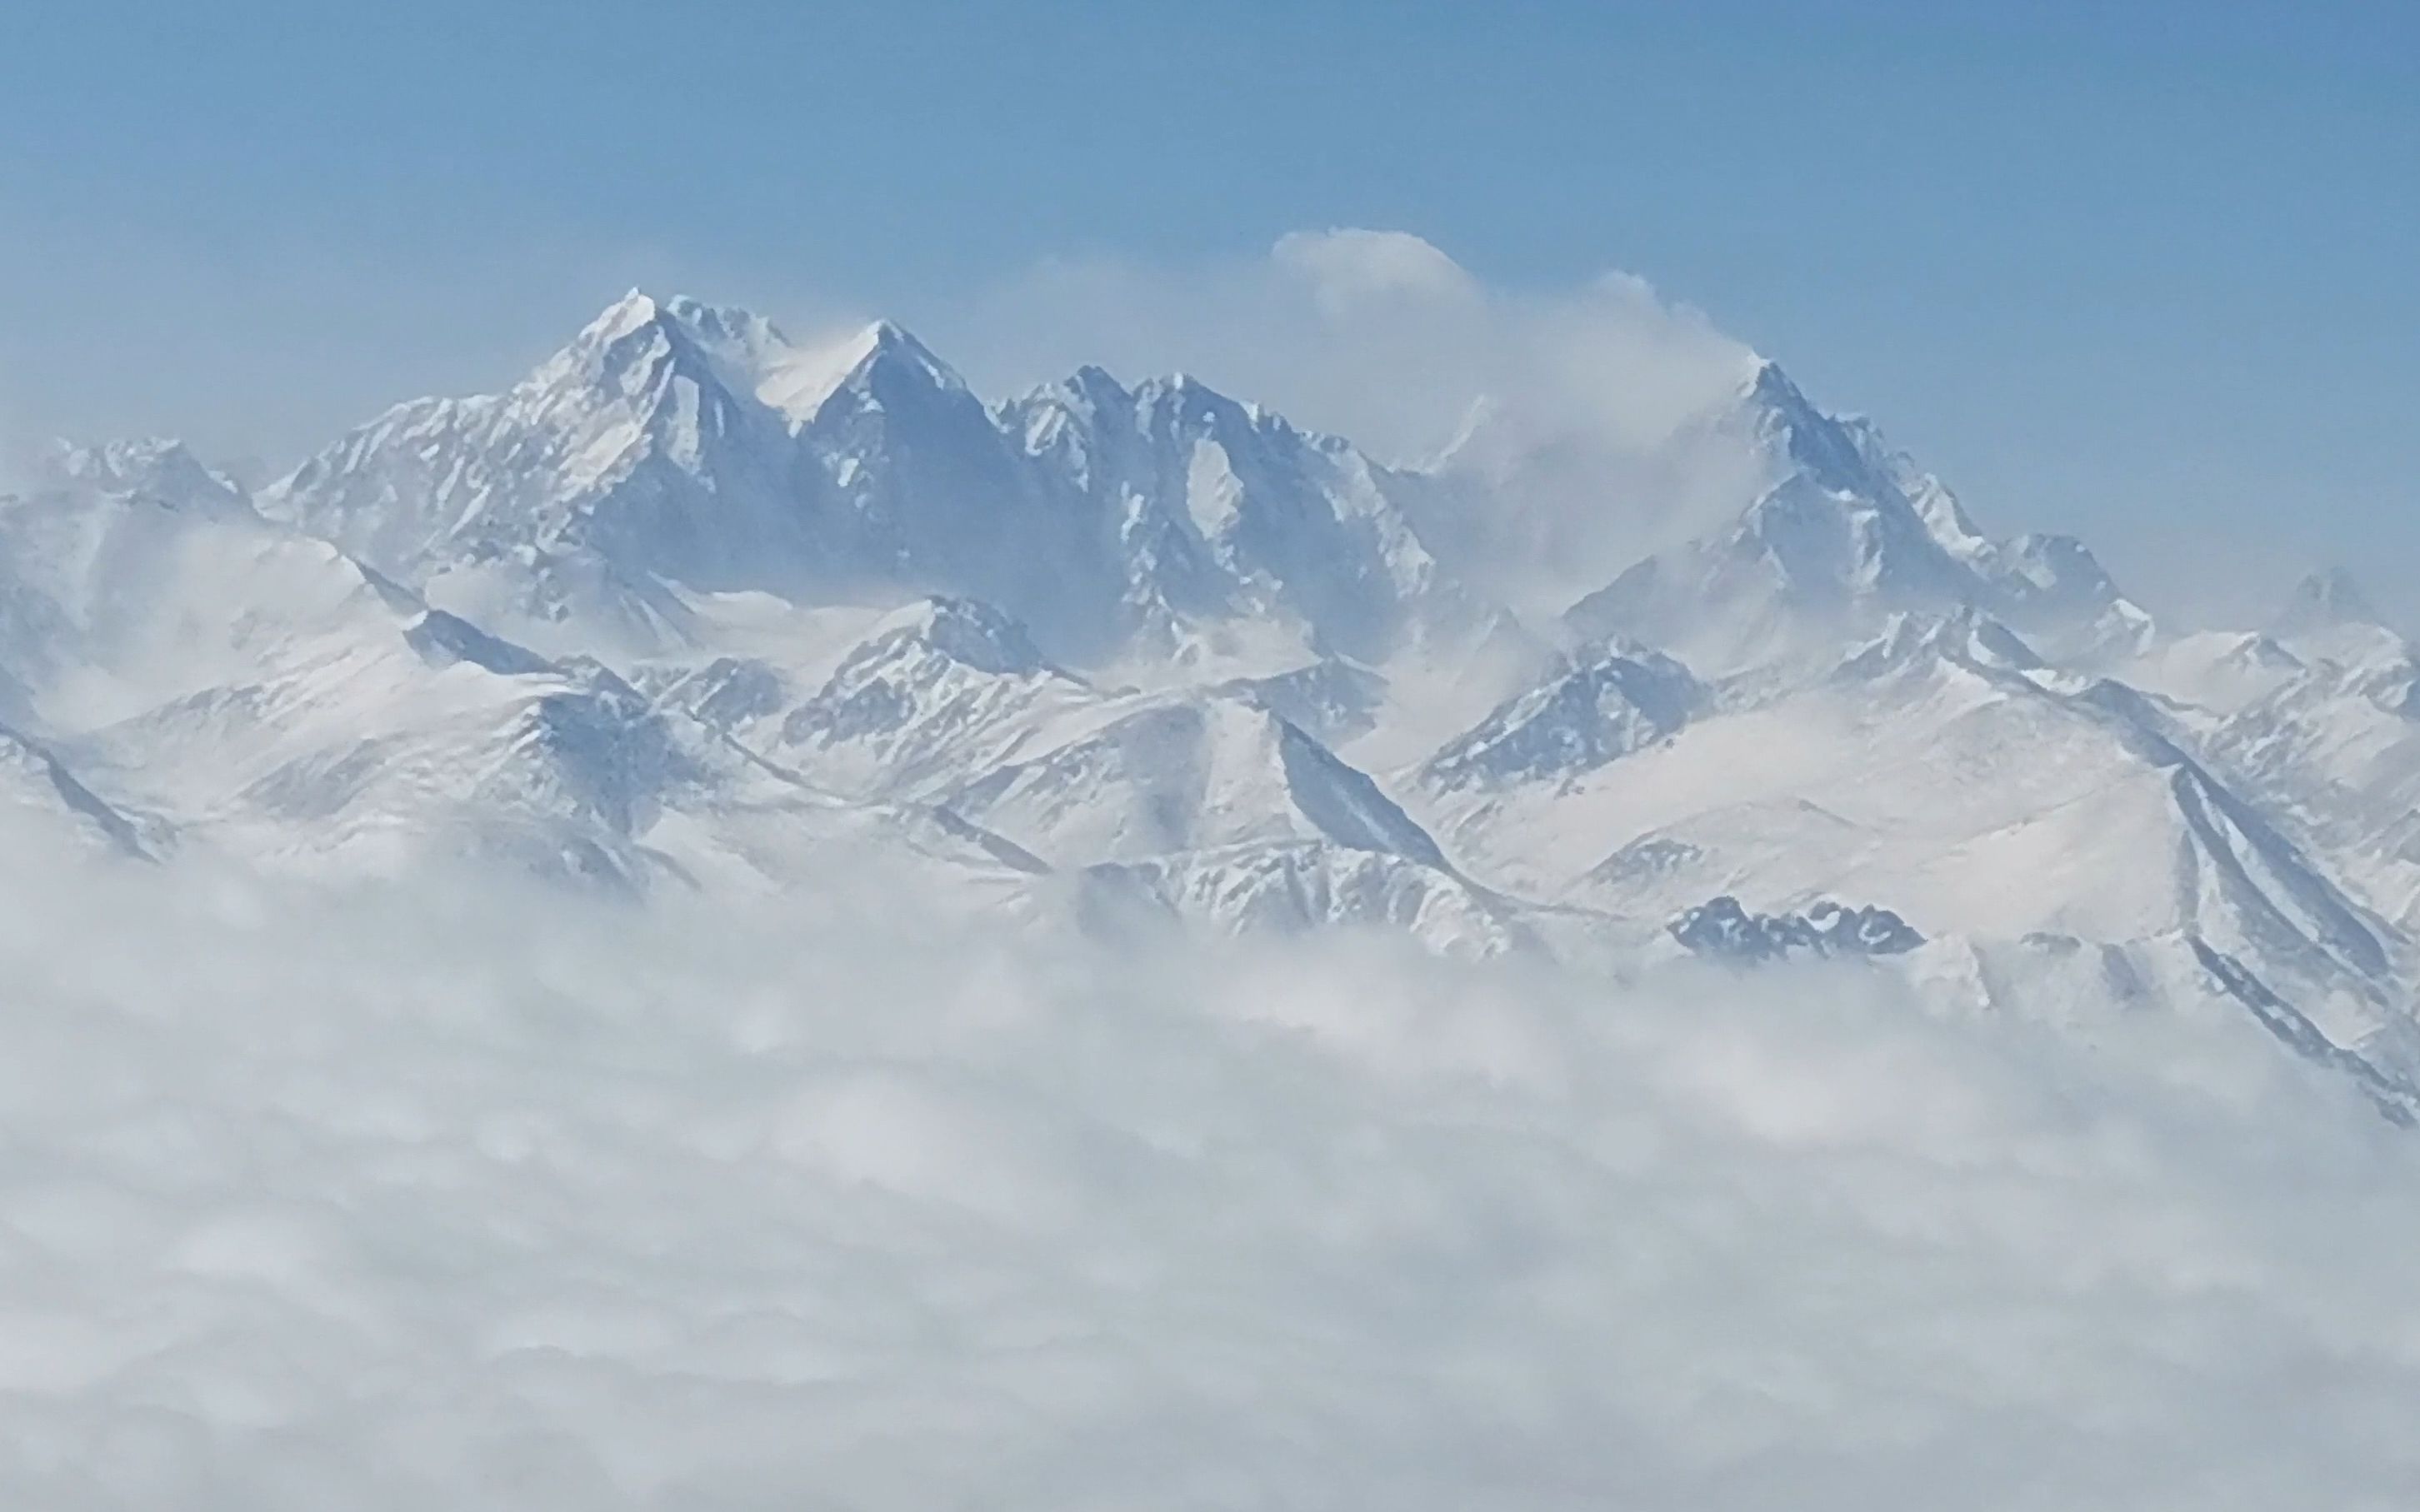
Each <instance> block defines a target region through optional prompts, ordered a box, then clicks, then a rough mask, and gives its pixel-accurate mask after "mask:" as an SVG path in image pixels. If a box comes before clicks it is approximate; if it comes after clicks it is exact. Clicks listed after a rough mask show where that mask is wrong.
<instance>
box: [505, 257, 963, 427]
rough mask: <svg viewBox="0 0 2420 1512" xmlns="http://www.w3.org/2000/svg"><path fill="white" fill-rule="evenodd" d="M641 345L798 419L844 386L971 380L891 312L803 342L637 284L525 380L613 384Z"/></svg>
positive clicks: (530, 383) (760, 321) (532, 383)
mask: <svg viewBox="0 0 2420 1512" xmlns="http://www.w3.org/2000/svg"><path fill="white" fill-rule="evenodd" d="M634 353H638V354H645V355H650V356H659V357H662V358H667V359H669V360H670V361H671V362H672V363H674V364H675V366H676V368H678V369H679V370H681V371H685V372H687V373H688V374H689V376H690V377H692V378H710V379H711V380H712V381H713V382H715V383H716V384H718V385H719V386H720V387H721V388H722V389H723V390H725V391H727V392H728V393H731V394H733V395H744V396H747V397H749V398H752V399H754V400H755V401H756V402H758V403H760V404H762V405H764V406H766V407H767V408H768V409H772V410H774V411H776V412H777V413H778V414H780V415H781V416H783V418H784V419H785V420H786V421H787V422H788V423H789V424H792V425H794V426H795V425H800V424H807V423H810V422H812V421H813V420H814V418H815V417H816V415H817V414H818V413H819V412H820V411H821V410H822V409H823V407H824V406H825V405H826V404H827V403H828V402H830V399H831V398H832V397H833V396H834V395H835V394H837V393H841V392H842V391H843V390H845V389H852V388H854V389H858V390H860V391H863V390H866V389H868V388H869V387H871V386H873V385H876V384H877V383H881V384H899V383H908V384H913V385H917V386H920V387H926V388H932V389H937V390H943V391H951V392H958V391H963V390H964V389H965V387H966V382H965V380H964V379H963V378H960V377H959V376H958V374H957V372H956V370H955V369H954V368H952V367H951V366H950V365H949V364H948V363H945V362H943V361H942V360H941V359H940V358H939V357H938V356H936V355H935V354H934V352H933V350H932V348H931V347H927V346H925V345H924V344H923V342H922V341H920V340H918V339H917V338H916V336H915V335H914V334H913V333H911V332H909V331H907V328H906V327H904V326H902V325H900V324H898V323H897V322H896V321H893V320H889V319H876V320H870V321H866V322H863V323H861V324H859V325H855V326H847V327H843V328H841V329H838V330H835V331H831V332H825V333H824V334H822V335H819V336H817V337H815V338H814V339H811V340H805V341H800V340H798V339H794V338H793V337H792V336H790V335H789V334H788V333H787V332H785V331H783V328H782V327H780V326H778V325H776V324H775V323H774V322H772V321H771V320H768V319H767V318H766V317H765V316H760V315H757V314H755V313H754V312H752V311H750V310H747V309H744V308H742V307H740V306H737V305H725V304H711V303H708V302H706V301H703V300H699V299H695V298H692V297H690V296H689V295H686V294H675V295H671V296H666V297H663V298H658V297H657V296H654V295H651V294H649V293H647V292H646V291H644V290H643V289H636V288H634V289H632V290H631V291H630V292H628V294H625V295H624V296H623V297H622V298H621V299H619V300H617V301H614V302H613V304H611V305H609V306H607V307H606V309H605V310H604V311H603V312H602V313H600V314H599V315H598V316H597V317H596V318H595V319H593V320H591V321H590V322H589V323H588V324H587V325H586V326H585V327H583V328H582V331H581V332H580V333H579V335H578V336H576V337H575V338H573V340H572V342H571V344H570V345H569V346H567V347H565V348H564V349H563V350H562V351H560V352H558V353H557V354H556V355H555V356H554V357H552V358H551V359H550V360H549V361H548V362H547V363H543V364H541V365H540V366H539V368H538V369H537V370H536V371H535V372H534V373H533V374H532V375H531V376H530V378H528V379H526V380H524V383H523V388H524V389H530V390H537V391H547V390H553V389H560V388H562V387H564V386H566V385H572V386H580V385H598V384H606V383H611V382H613V381H614V380H615V375H617V374H618V373H619V372H620V371H622V370H623V369H624V368H626V367H627V366H628V364H629V363H631V361H632V359H633V354H634Z"/></svg>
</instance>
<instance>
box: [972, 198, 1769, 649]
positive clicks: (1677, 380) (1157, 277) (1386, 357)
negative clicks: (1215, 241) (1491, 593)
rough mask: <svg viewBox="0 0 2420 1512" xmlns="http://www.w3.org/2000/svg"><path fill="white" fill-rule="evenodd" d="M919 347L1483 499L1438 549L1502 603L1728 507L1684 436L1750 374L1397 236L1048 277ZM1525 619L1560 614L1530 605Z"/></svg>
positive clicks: (978, 370) (1725, 485)
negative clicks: (1088, 369)
mask: <svg viewBox="0 0 2420 1512" xmlns="http://www.w3.org/2000/svg"><path fill="white" fill-rule="evenodd" d="M936 339H937V340H939V341H940V342H941V344H942V345H943V346H944V347H945V348H946V349H948V350H950V351H951V352H953V353H954V354H957V355H958V356H959V357H960V358H961V359H962V360H963V361H964V362H965V363H966V365H967V367H968V368H969V370H970V374H971V376H972V377H973V378H975V379H976V381H977V383H978V385H979V386H982V387H985V388H988V389H990V390H992V391H994V392H1001V391H1005V390H1010V389H1016V388H1022V387H1025V386H1027V385H1030V384H1032V383H1035V382H1041V381H1047V380H1048V379H1050V378H1057V377H1060V376H1062V375H1063V374H1065V373H1066V372H1069V371H1072V370H1073V369H1074V368H1075V367H1077V366H1078V365H1080V364H1082V363H1101V364H1102V365H1104V366H1107V367H1109V369H1110V370H1111V371H1112V372H1116V373H1118V374H1119V375H1120V376H1122V377H1124V378H1127V379H1129V380H1132V379H1135V378H1140V377H1146V376H1150V375H1154V374H1157V373H1163V372H1169V371H1177V370H1182V371H1187V372H1191V373H1195V374H1198V375H1199V376H1201V377H1202V378H1203V379H1204V380H1205V381H1208V382H1210V383H1212V384H1213V385H1214V386H1217V387H1218V388H1220V389H1222V390H1224V391H1225V392H1227V393H1231V394H1233V395H1234V396H1235V397H1237V398H1242V399H1251V400H1258V401H1260V402H1262V403H1264V404H1267V405H1269V406H1271V407H1272V408H1274V409H1278V410H1279V411H1280V412H1281V413H1283V414H1285V415H1287V416H1288V417H1289V418H1291V419H1293V420H1295V421H1296V422H1298V423H1300V424H1307V425H1310V426H1312V427H1314V428H1317V429H1322V430H1327V431H1332V432H1335V433H1337V434H1340V435H1342V436H1345V437H1347V438H1349V439H1351V440H1355V441H1356V442H1357V443H1359V444H1360V445H1361V446H1363V447H1364V448H1365V449H1367V450H1369V451H1371V452H1373V454H1375V455H1378V456H1379V457H1380V458H1381V459H1383V460H1388V461H1392V462H1398V463H1419V462H1424V461H1427V460H1430V459H1433V458H1435V457H1436V456H1437V455H1439V454H1441V453H1443V452H1444V451H1446V450H1447V449H1448V448H1449V447H1450V446H1452V445H1454V444H1455V442H1456V441H1457V440H1458V439H1460V438H1463V437H1464V436H1465V435H1466V433H1467V432H1468V431H1469V429H1470V427H1471V425H1472V424H1473V421H1474V419H1475V418H1479V417H1484V424H1483V426H1482V428H1481V433H1480V435H1479V437H1478V438H1477V439H1476V440H1474V441H1473V442H1472V443H1471V444H1470V446H1469V447H1468V449H1467V450H1466V453H1465V454H1464V459H1465V461H1466V463H1467V464H1468V465H1470V466H1471V467H1472V468H1474V469H1476V470H1479V471H1484V472H1486V473H1487V474H1489V475H1490V477H1491V479H1492V480H1493V481H1494V482H1495V483H1497V484H1498V485H1500V486H1499V487H1497V489H1496V490H1494V492H1493V496H1492V498H1491V501H1490V513H1489V516H1488V517H1487V518H1486V519H1484V520H1483V521H1474V522H1473V523H1472V528H1471V530H1470V531H1469V532H1467V533H1468V539H1466V540H1465V541H1462V542H1460V543H1459V545H1460V547H1461V548H1462V549H1463V550H1464V551H1466V553H1468V554H1470V555H1471V556H1472V557H1473V558H1474V559H1475V560H1477V561H1478V562H1479V563H1480V564H1481V570H1482V571H1485V572H1492V573H1496V574H1498V575H1499V576H1500V579H1501V580H1500V581H1498V582H1494V583H1491V585H1490V586H1492V587H1496V588H1497V589H1499V590H1503V591H1512V590H1528V589H1529V588H1530V587H1532V586H1533V585H1539V584H1543V586H1544V597H1546V598H1548V599H1552V598H1555V597H1557V596H1558V595H1561V596H1576V594H1578V593H1580V592H1585V591H1586V590H1588V589H1590V588H1594V587H1597V586H1600V585H1601V584H1602V583H1603V582H1604V581H1605V580H1606V579H1608V578H1610V577H1611V576H1612V575H1613V574H1614V573H1615V572H1617V571H1619V570H1620V569H1621V568H1622V567H1624V566H1627V565H1628V564H1629V563H1631V562H1633V561H1635V560H1637V557H1639V556H1641V555H1643V554H1645V553H1646V552H1647V551H1650V550H1652V549H1654V548H1657V547H1660V546H1663V545H1665V544H1668V542H1669V541H1671V540H1672V539H1674V538H1676V537H1677V536H1679V535H1682V534H1685V533H1689V532H1694V531H1696V530H1699V529H1702V528H1703V527H1704V526H1705V525H1706V524H1707V523H1709V522H1710V520H1711V519H1713V518H1714V517H1718V516H1720V515H1722V514H1725V513H1727V512H1729V511H1731V510H1735V509H1737V508H1739V507H1741V506H1743V505H1745V503H1746V502H1747V499H1748V497H1749V495H1750V494H1751V492H1752V488H1753V484H1754V481H1755V480H1754V479H1753V478H1752V477H1751V476H1749V475H1748V474H1747V473H1746V472H1745V471H1744V470H1743V460H1742V458H1741V456H1740V455H1739V451H1738V449H1737V447H1736V446H1719V445H1713V446H1710V445H1707V444H1703V438H1692V437H1690V436H1687V435H1685V434H1683V429H1684V427H1685V426H1686V425H1687V424H1688V422H1690V421H1691V420H1693V419H1695V418H1697V417H1699V416H1701V415H1702V414H1703V413H1704V412H1705V411H1706V410H1707V409H1708V408H1709V407H1711V406H1714V405H1715V404H1718V403H1719V402H1721V401H1722V400H1723V399H1725V398H1726V397H1727V396H1728V395H1730V393H1733V392H1735V391H1736V389H1737V388H1738V386H1739V384H1740V383H1741V381H1742V380H1743V378H1745V375H1746V374H1747V373H1748V371H1749V370H1750V367H1751V364H1752V363H1753V362H1754V355H1753V354H1752V353H1751V352H1750V351H1749V350H1748V348H1747V347H1745V346H1744V345H1743V344H1741V343H1740V342H1738V341H1736V340H1734V339H1732V338H1731V337H1729V336H1727V335H1725V334H1723V333H1722V332H1718V331H1716V330H1715V329H1714V327H1713V325H1712V324H1711V323H1710V322H1709V321H1707V320H1706V318H1705V317H1704V316H1702V315H1700V314H1699V313H1698V312H1697V311H1695V310H1693V309H1690V308H1687V307H1685V306H1682V305H1676V304H1674V303H1672V302H1670V301H1667V300H1665V299H1663V298H1662V297H1661V296H1659V295H1658V294H1657V293H1656V292H1655V290H1654V289H1653V288H1652V286H1651V285H1648V284H1647V283H1646V282H1645V281H1644V280H1642V279H1640V278H1637V277H1636V276H1633V275H1631V274H1627V273H1621V272H1608V273H1606V274H1604V275H1602V276H1600V277H1596V278H1592V279H1589V280H1586V281H1584V282H1581V283H1579V284H1576V285H1569V286H1563V287H1550V288H1529V289H1516V288H1503V287H1497V286H1493V285H1488V284H1486V283H1484V282H1482V281H1481V280H1480V279H1478V278H1477V277H1475V276H1474V275H1473V274H1471V273H1470V272H1469V271H1468V270H1466V269H1464V268H1462V267H1461V266H1460V265H1459V264H1457V263H1455V262H1454V261H1453V259H1452V258H1450V256H1448V255H1446V254H1445V253H1443V252H1442V251H1440V250H1438V249H1437V248H1436V247H1435V246H1433V245H1431V244H1430V243H1429V242H1427V241H1425V240H1423V239H1420V238H1419V237H1417V236H1412V235H1409V234H1407V233H1404V232H1401V231H1374V230H1366V229H1355V228H1340V229H1333V230H1326V231H1298V232H1294V233H1290V234H1288V235H1287V236H1285V237H1283V238H1281V239H1280V240H1279V241H1278V242H1277V244H1276V245H1275V247H1273V248H1272V249H1271V251H1270V252H1269V254H1268V255H1265V256H1264V257H1260V258H1253V259H1243V260H1230V261H1224V262H1204V263H1194V264H1187V265H1175V264H1166V265H1154V264H1146V263H1141V262H1137V261H1133V260H1127V259H1114V258H1094V259H1068V260H1060V261H1054V262H1051V263H1048V264H1046V265H1044V266H1043V267H1040V268H1037V269H1034V270H1031V271H1030V272H1028V273H1027V274H1025V275H1024V276H1022V277H1018V278H1014V279H1011V280H1008V281H1006V282H1005V283H1003V284H1001V285H997V286H995V287H994V288H992V289H990V290H988V291H986V292H985V294H984V295H983V296H982V297H981V298H979V299H977V300H976V301H973V302H972V303H971V304H970V306H968V307H965V308H962V309H959V310H956V311H954V312H951V313H948V314H946V315H945V316H943V317H942V320H941V324H940V326H939V328H938V332H937V337H936ZM1545 607H1559V604H1550V605H1547V606H1545Z"/></svg>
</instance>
